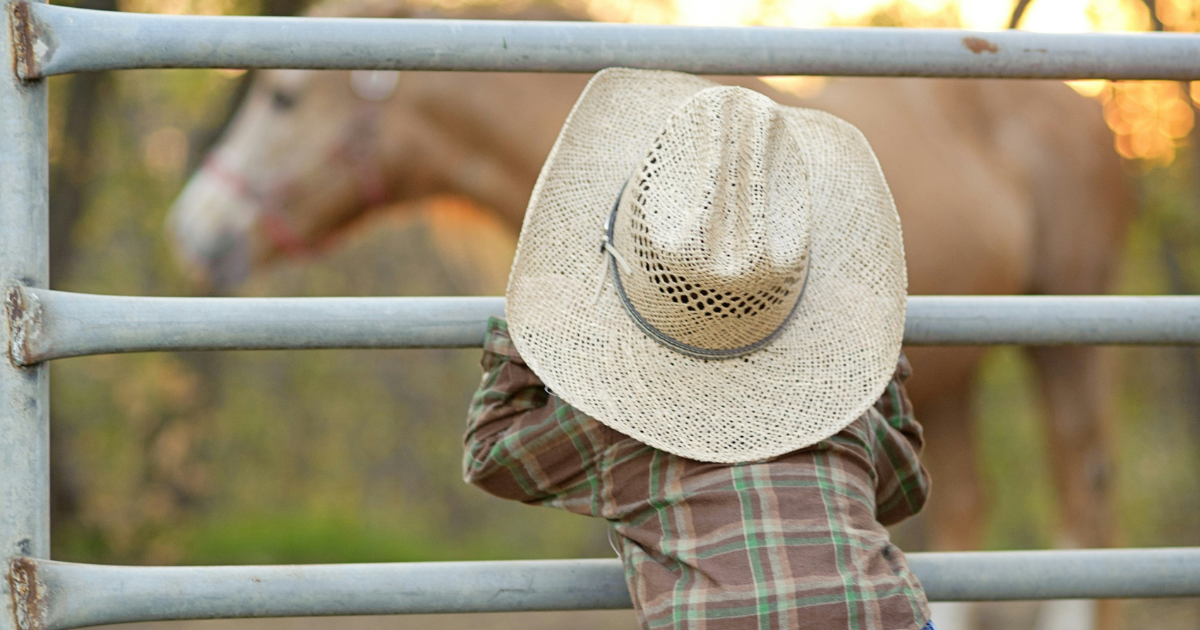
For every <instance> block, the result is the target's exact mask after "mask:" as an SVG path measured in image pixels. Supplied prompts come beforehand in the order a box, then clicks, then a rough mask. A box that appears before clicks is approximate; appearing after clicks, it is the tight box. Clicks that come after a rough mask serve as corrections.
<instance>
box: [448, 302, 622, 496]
mask: <svg viewBox="0 0 1200 630" xmlns="http://www.w3.org/2000/svg"><path fill="white" fill-rule="evenodd" d="M481 363H482V366H483V380H482V382H481V383H480V385H479V389H478V391H476V392H475V396H474V397H473V399H472V401H471V406H470V409H469V411H468V417H467V432H466V436H465V438H464V452H463V478H464V479H465V480H466V481H467V483H470V484H473V485H475V486H478V487H479V488H481V489H483V490H484V491H486V492H488V493H489V494H492V495H495V496H498V497H501V498H504V499H511V500H514V501H521V502H524V503H537V504H542V505H549V506H553V507H559V508H563V509H566V510H569V511H572V512H576V513H579V514H585V515H591V516H596V515H598V514H599V512H600V508H599V505H598V501H599V500H600V490H599V485H600V484H599V482H600V472H599V467H598V466H597V465H596V463H597V462H596V460H597V458H598V457H599V455H598V454H601V453H603V450H604V446H605V440H606V439H607V436H606V431H605V430H604V429H607V428H606V427H603V425H601V424H600V423H599V422H597V421H596V420H594V419H592V418H590V417H588V416H587V415H585V414H583V413H581V412H579V411H578V410H576V409H575V408H573V407H571V406H570V405H569V404H567V403H566V402H565V401H563V400H562V399H560V398H558V397H557V396H555V395H553V394H551V393H550V392H549V391H547V390H546V387H545V385H544V384H543V383H542V381H541V379H539V378H538V377H537V375H536V374H534V373H533V370H531V369H529V367H528V366H527V365H526V364H525V362H524V361H523V360H522V359H521V356H520V354H518V353H517V350H516V347H515V346H514V345H513V343H512V338H511V337H509V334H508V326H507V324H506V323H505V321H504V320H502V319H499V318H492V319H491V320H490V321H489V322H488V332H487V340H486V342H485V344H484V349H483V360H482V362H481Z"/></svg>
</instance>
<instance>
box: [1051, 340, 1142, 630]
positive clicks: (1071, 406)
mask: <svg viewBox="0 0 1200 630" xmlns="http://www.w3.org/2000/svg"><path fill="white" fill-rule="evenodd" d="M1029 354H1030V356H1031V357H1032V359H1033V362H1034V364H1035V365H1036V366H1037V369H1038V371H1039V372H1040V375H1041V384H1042V397H1043V399H1044V401H1045V405H1046V411H1047V421H1048V426H1047V428H1048V430H1049V435H1048V438H1049V446H1050V450H1051V457H1050V461H1051V463H1052V464H1051V465H1052V470H1053V473H1054V484H1055V490H1056V492H1057V495H1058V504H1059V505H1060V506H1061V507H1060V515H1059V519H1060V520H1059V522H1060V524H1061V525H1060V527H1059V531H1060V539H1059V541H1058V543H1059V546H1060V547H1068V548H1072V547H1074V548H1079V547H1107V546H1110V545H1112V544H1113V542H1114V541H1113V538H1114V533H1115V527H1114V514H1115V510H1114V508H1113V504H1112V493H1111V485H1112V484H1111V474H1110V471H1111V466H1112V463H1111V458H1110V454H1111V451H1110V443H1109V435H1108V432H1109V423H1110V421H1111V411H1112V410H1111V405H1110V401H1111V397H1110V396H1109V386H1110V384H1111V383H1112V382H1113V381H1112V379H1111V378H1110V374H1111V370H1112V364H1111V359H1112V357H1111V355H1110V353H1109V352H1108V351H1106V350H1105V349H1102V348H1097V347H1094V346H1059V347H1038V348H1030V349H1029ZM1056 605H1057V606H1058V607H1065V608H1072V609H1080V607H1081V605H1082V604H1081V603H1080V602H1074V603H1067V602H1062V603H1059V604H1056ZM1084 612H1086V611H1082V610H1081V611H1080V612H1078V613H1077V614H1075V615H1073V616H1074V617H1075V618H1076V619H1077V620H1078V622H1077V624H1074V625H1076V626H1077V627H1080V628H1087V627H1091V626H1093V625H1094V626H1095V627H1098V628H1104V629H1108V630H1111V629H1113V628H1116V627H1119V621H1120V620H1119V617H1120V610H1119V609H1118V607H1117V602H1114V601H1106V602H1100V603H1099V606H1098V607H1097V609H1096V610H1095V611H1094V612H1093V613H1092V614H1091V615H1088V614H1083V613H1084ZM1043 615H1044V616H1045V617H1065V614H1058V613H1056V612H1055V605H1048V610H1046V611H1044V613H1043ZM1088 617H1092V619H1088ZM1093 620H1094V621H1093ZM1060 623H1061V622H1060Z"/></svg>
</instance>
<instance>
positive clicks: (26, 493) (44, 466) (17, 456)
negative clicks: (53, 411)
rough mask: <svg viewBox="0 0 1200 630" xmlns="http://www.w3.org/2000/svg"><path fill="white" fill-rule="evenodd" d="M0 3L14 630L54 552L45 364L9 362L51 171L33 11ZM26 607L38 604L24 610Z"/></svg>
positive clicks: (0, 194)
mask: <svg viewBox="0 0 1200 630" xmlns="http://www.w3.org/2000/svg"><path fill="white" fill-rule="evenodd" d="M0 2H2V4H3V7H4V16H3V17H4V21H3V22H4V23H3V25H2V27H3V28H2V30H3V33H2V34H0V39H2V40H3V58H2V59H0V64H2V65H0V75H3V76H2V77H0V285H2V286H3V294H4V310H5V315H6V317H5V318H4V320H5V322H6V324H5V325H4V326H3V327H2V328H0V330H3V331H4V332H3V334H2V335H0V343H3V356H2V357H0V559H2V560H3V562H4V573H5V575H4V577H5V579H4V580H3V582H2V583H0V591H3V592H2V595H3V599H4V607H5V609H6V612H7V613H8V614H5V615H2V616H0V630H14V629H16V628H19V627H22V626H24V627H30V626H34V627H36V625H37V623H38V620H36V619H26V618H24V617H25V616H27V615H28V614H29V612H30V611H36V610H37V609H38V606H37V600H38V599H40V596H41V593H42V590H43V589H42V587H41V586H40V584H39V583H38V580H37V579H36V576H35V575H34V574H33V573H32V570H31V567H32V565H28V564H26V563H21V562H20V561H19V559H20V558H21V557H22V556H32V557H35V558H47V557H49V555H50V492H49V481H50V453H49V443H50V430H49V422H48V420H49V414H48V406H49V400H48V394H49V370H48V364H47V363H41V364H38V365H35V366H32V367H17V366H16V364H15V363H14V362H13V361H12V360H11V357H10V356H9V350H10V348H11V347H12V341H13V337H14V336H15V335H19V334H20V330H21V327H19V326H14V325H13V324H12V322H13V321H15V320H22V319H25V318H27V317H31V316H36V312H37V309H36V308H33V309H32V310H31V306H34V305H31V304H28V303H24V301H23V300H22V299H21V294H20V293H18V292H16V291H12V290H10V289H11V287H13V286H14V285H24V286H30V287H45V286H47V282H48V268H49V258H48V240H49V216H48V212H47V202H48V193H47V177H48V170H49V165H48V163H47V135H46V82H45V80H41V81H32V82H22V81H21V80H20V79H18V78H17V74H16V64H17V63H20V61H21V55H22V54H23V53H24V54H32V51H22V50H21V49H20V46H19V37H16V33H17V32H18V31H19V30H20V29H23V28H27V27H28V23H27V22H26V21H25V20H24V17H25V13H26V12H25V11H21V10H19V7H20V5H14V3H13V2H11V1H10V0H0ZM14 8H17V10H14ZM22 601H24V602H25V603H32V604H33V606H25V605H18V603H19V602H22ZM34 614H35V615H36V614H37V613H36V612H35V613H34ZM31 621H32V622H33V623H29V622H31Z"/></svg>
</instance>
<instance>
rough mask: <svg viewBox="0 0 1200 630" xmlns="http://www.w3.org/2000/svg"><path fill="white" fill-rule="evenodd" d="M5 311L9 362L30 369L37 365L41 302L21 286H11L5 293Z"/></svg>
mask: <svg viewBox="0 0 1200 630" xmlns="http://www.w3.org/2000/svg"><path fill="white" fill-rule="evenodd" d="M4 310H5V313H6V314H7V316H8V332H9V339H8V348H7V352H6V354H7V355H8V358H9V360H10V361H12V364H13V365H14V366H16V367H29V366H31V365H33V364H34V363H37V362H38V361H37V359H36V358H35V357H34V351H33V345H34V343H35V341H36V339H37V337H38V336H39V334H40V331H41V323H42V303H41V300H39V299H38V297H37V295H36V294H34V293H31V292H29V291H25V290H24V289H23V288H22V287H21V286H19V285H18V286H11V287H9V288H8V290H7V291H5V293H4Z"/></svg>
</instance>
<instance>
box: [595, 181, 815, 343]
mask: <svg viewBox="0 0 1200 630" xmlns="http://www.w3.org/2000/svg"><path fill="white" fill-rule="evenodd" d="M628 186H629V180H625V183H624V184H623V185H622V186H621V192H620V193H618V194H617V200H616V201H615V202H613V207H612V212H610V213H609V215H608V221H607V222H605V226H604V239H605V240H604V244H603V247H602V248H601V249H602V250H603V253H604V254H605V255H607V256H608V269H609V273H611V274H612V277H613V283H614V284H615V285H616V289H617V296H618V297H620V299H621V305H622V306H624V307H625V312H627V313H629V317H630V319H632V320H633V323H634V324H635V325H636V326H637V327H638V328H639V329H640V330H641V331H642V332H643V333H646V335H647V336H648V337H650V338H651V339H653V340H654V341H656V342H658V344H659V345H662V346H664V347H666V348H668V349H670V350H674V351H675V352H678V353H680V354H683V355H687V356H689V357H692V358H696V359H735V358H737V357H741V356H745V355H747V354H751V353H753V352H757V351H758V350H761V349H762V348H763V347H764V346H766V345H767V344H769V343H771V342H772V341H774V340H775V338H776V337H778V336H779V333H781V332H783V329H784V328H785V327H786V326H787V325H788V322H790V321H791V320H792V317H793V316H794V315H795V314H796V310H797V309H798V308H799V307H800V300H802V299H804V289H805V288H807V287H808V275H809V273H808V272H809V270H810V269H812V259H811V257H810V258H809V264H808V265H806V266H805V267H804V282H803V283H802V284H801V285H800V295H798V296H796V302H795V303H794V304H792V310H791V311H788V314H787V317H784V318H783V321H782V322H780V323H779V326H777V327H776V328H775V330H772V331H771V332H770V334H768V335H767V336H765V337H763V338H762V339H760V340H758V341H756V342H754V343H752V344H749V345H745V346H742V347H740V348H729V349H727V350H713V349H709V348H700V347H698V346H693V345H691V344H688V343H684V342H682V341H680V340H678V339H676V338H674V337H672V336H670V335H668V334H666V333H664V332H663V331H661V330H659V329H658V328H656V327H655V326H654V324H651V323H650V322H648V321H646V318H645V317H642V314H641V313H639V312H638V310H637V307H635V306H634V305H633V303H632V302H630V301H629V296H628V295H626V294H625V286H624V285H623V284H622V283H621V273H620V269H618V268H617V254H616V247H615V246H614V245H613V226H614V225H615V224H616V222H617V208H618V207H620V205H621V198H622V197H624V196H625V189H626V188H627V187H628Z"/></svg>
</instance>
